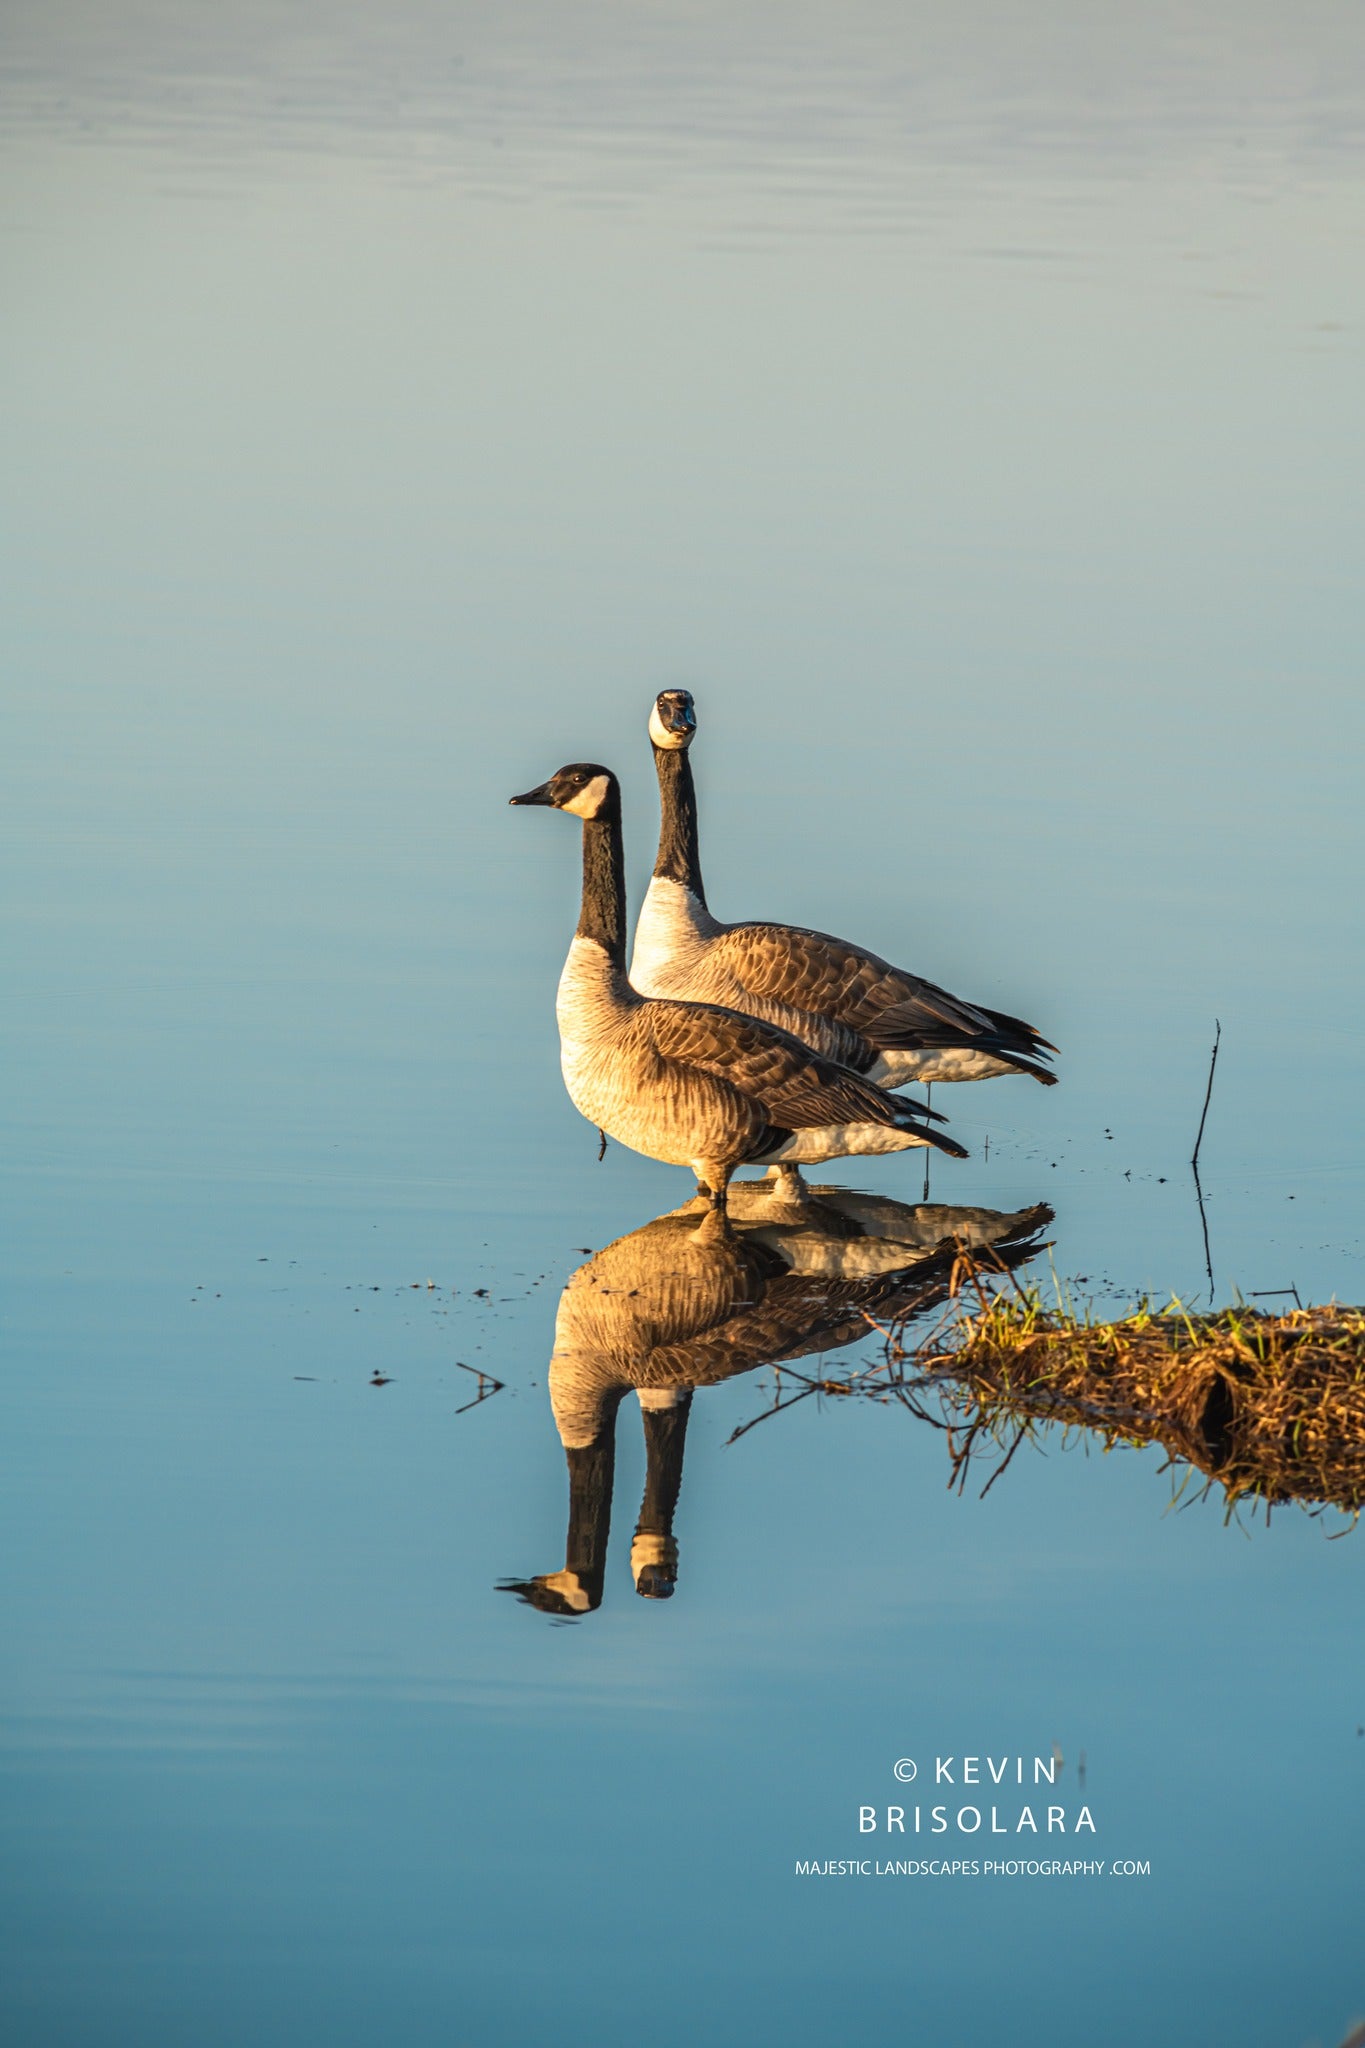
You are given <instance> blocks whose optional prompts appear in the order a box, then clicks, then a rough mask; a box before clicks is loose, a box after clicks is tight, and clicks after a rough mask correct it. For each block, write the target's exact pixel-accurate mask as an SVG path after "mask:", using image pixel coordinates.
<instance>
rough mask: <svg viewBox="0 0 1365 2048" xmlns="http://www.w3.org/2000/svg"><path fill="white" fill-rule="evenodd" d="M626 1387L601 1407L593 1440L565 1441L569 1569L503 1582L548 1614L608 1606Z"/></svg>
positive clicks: (566, 1562)
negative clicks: (606, 1584)
mask: <svg viewBox="0 0 1365 2048" xmlns="http://www.w3.org/2000/svg"><path fill="white" fill-rule="evenodd" d="M624 1391H625V1389H624V1388H615V1389H611V1390H608V1392H607V1393H606V1394H605V1396H604V1398H603V1399H602V1401H601V1403H600V1405H599V1408H598V1426H597V1431H596V1434H595V1435H594V1436H593V1437H592V1438H591V1440H590V1441H588V1442H586V1443H577V1444H574V1443H570V1444H566V1445H565V1448H564V1456H565V1458H566V1460H567V1462H568V1467H569V1533H568V1535H567V1537H566V1538H565V1542H564V1569H563V1571H562V1572H545V1573H542V1574H541V1575H540V1576H539V1577H538V1578H534V1579H504V1580H503V1581H502V1590H503V1591H504V1592H505V1593H516V1594H517V1595H518V1596H519V1598H521V1599H522V1600H525V1601H527V1602H528V1603H529V1604H530V1605H531V1606H532V1607H539V1608H540V1609H541V1610H542V1612H543V1613H546V1614H554V1615H559V1616H561V1617H567V1616H571V1615H577V1614H591V1613H592V1611H593V1609H594V1608H596V1607H600V1606H601V1605H602V1587H603V1581H604V1579H605V1577H606V1567H607V1539H608V1537H609V1536H610V1535H611V1494H612V1484H613V1481H614V1479H615V1474H616V1411H617V1409H618V1408H619V1407H620V1405H621V1395H622V1394H623V1393H624Z"/></svg>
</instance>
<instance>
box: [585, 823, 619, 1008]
mask: <svg viewBox="0 0 1365 2048" xmlns="http://www.w3.org/2000/svg"><path fill="white" fill-rule="evenodd" d="M578 936H579V938H580V939H595V940H596V942H597V944H598V945H599V946H601V947H602V948H603V950H604V951H605V952H606V953H607V954H608V955H609V957H610V959H611V962H612V964H613V966H615V967H619V968H621V969H622V970H623V971H624V969H625V964H626V863H625V855H624V853H623V851H622V847H621V805H620V799H619V798H617V799H616V801H615V802H614V803H613V805H612V807H611V809H610V811H608V812H606V813H605V814H603V815H602V816H600V817H596V818H587V819H585V820H584V823H583V903H582V907H581V908H580V910H579V913H578Z"/></svg>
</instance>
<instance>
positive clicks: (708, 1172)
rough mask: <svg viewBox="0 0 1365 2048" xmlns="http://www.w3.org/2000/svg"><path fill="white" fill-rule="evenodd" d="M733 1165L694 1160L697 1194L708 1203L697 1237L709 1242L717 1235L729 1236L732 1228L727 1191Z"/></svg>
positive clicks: (717, 1160)
mask: <svg viewBox="0 0 1365 2048" xmlns="http://www.w3.org/2000/svg"><path fill="white" fill-rule="evenodd" d="M734 1170H735V1169H734V1166H733V1165H729V1166H727V1165H725V1164H724V1163H723V1162H722V1161H721V1160H719V1159H694V1160H693V1161H692V1171H693V1173H695V1174H696V1176H697V1192H698V1194H701V1195H704V1196H705V1197H706V1200H707V1201H708V1202H709V1203H710V1209H709V1211H708V1213H707V1214H706V1215H705V1216H703V1218H702V1220H701V1223H700V1224H699V1226H698V1229H697V1235H698V1237H703V1238H704V1241H709V1240H710V1239H711V1238H713V1237H714V1236H716V1235H717V1233H719V1234H720V1235H723V1236H729V1235H730V1233H731V1231H732V1230H733V1228H734V1226H733V1224H732V1223H731V1221H730V1206H729V1191H730V1176H731V1174H732V1173H733V1172H734Z"/></svg>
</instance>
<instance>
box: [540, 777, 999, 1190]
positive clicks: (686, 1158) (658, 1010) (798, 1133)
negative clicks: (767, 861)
mask: <svg viewBox="0 0 1365 2048" xmlns="http://www.w3.org/2000/svg"><path fill="white" fill-rule="evenodd" d="M510 801H511V802H512V803H514V804H548V805H550V806H551V807H553V808H554V809H556V810H561V811H569V812H571V813H572V814H573V816H575V817H576V818H579V819H580V820H581V821H582V825H583V898H582V907H581V910H580V913H579V919H578V929H577V931H576V933H575V935H574V939H573V943H572V944H571V945H570V947H569V957H568V959H567V960H566V962H565V964H564V972H563V974H562V975H561V976H560V981H559V997H558V1003H557V1011H558V1017H559V1039H560V1056H561V1062H562V1065H563V1069H564V1081H565V1085H566V1087H567V1088H568V1091H569V1096H570V1099H571V1101H572V1102H573V1104H574V1106H575V1108H577V1109H578V1110H580V1111H581V1112H582V1114H583V1115H584V1116H585V1117H587V1119H588V1121H589V1122H590V1123H594V1124H596V1125H597V1126H598V1128H599V1129H600V1130H602V1131H603V1132H605V1133H606V1134H607V1135H608V1136H609V1137H613V1138H615V1139H617V1140H618V1141H619V1142H620V1143H621V1144H623V1145H629V1146H630V1147H631V1148H632V1150H634V1151H636V1152H643V1153H644V1154H645V1155H646V1156H647V1157H648V1158H650V1159H663V1160H668V1161H670V1162H672V1163H673V1164H675V1165H679V1166H684V1165H690V1166H691V1167H692V1169H693V1171H694V1172H695V1174H696V1176H697V1180H698V1184H699V1185H700V1186H701V1187H702V1188H703V1189H704V1190H706V1191H707V1192H708V1193H709V1194H710V1196H711V1197H712V1200H713V1203H714V1206H715V1207H716V1208H717V1209H718V1210H720V1211H721V1212H722V1213H723V1212H724V1209H725V1201H726V1189H727V1188H728V1186H729V1182H730V1177H731V1175H732V1174H733V1173H734V1171H735V1168H736V1167H737V1166H740V1165H742V1164H744V1163H745V1162H746V1161H763V1162H767V1161H770V1160H772V1161H790V1162H792V1163H814V1162H815V1161H818V1160H824V1159H836V1158H842V1157H845V1156H847V1155H850V1154H865V1153H876V1152H901V1151H904V1150H906V1149H907V1148H908V1147H909V1146H912V1145H934V1146H936V1147H937V1148H938V1150H939V1151H941V1152H947V1153H948V1154H950V1156H951V1157H953V1158H954V1159H965V1158H966V1156H967V1155H966V1153H965V1151H964V1150H963V1148H962V1146H960V1145H959V1144H957V1143H956V1141H955V1140H954V1139H952V1138H948V1137H944V1136H943V1135H942V1134H941V1133H940V1132H938V1131H936V1130H934V1129H933V1128H932V1127H931V1121H932V1123H941V1122H942V1121H943V1119H942V1118H941V1117H939V1116H938V1115H937V1113H936V1112H935V1111H933V1110H926V1109H925V1108H924V1107H923V1106H922V1105H921V1104H920V1103H917V1102H906V1101H902V1100H901V1099H900V1098H898V1097H896V1096H893V1095H888V1094H887V1093H886V1092H885V1090H884V1089H881V1088H878V1087H875V1086H873V1085H872V1084H871V1083H869V1082H867V1081H865V1080H863V1079H861V1078H860V1077H859V1076H858V1075H857V1074H855V1073H852V1072H850V1071H849V1070H848V1069H847V1068H845V1067H841V1066H839V1065H837V1064H836V1063H835V1062H834V1061H833V1060H831V1059H828V1058H825V1057H822V1056H821V1055H820V1054H818V1053H815V1052H812V1051H811V1049H810V1048H809V1047H808V1046H806V1045H803V1044H802V1043H801V1041H800V1040H799V1039H797V1038H794V1037H793V1036H792V1035H791V1034H790V1033H789V1032H787V1031H783V1030H781V1029H779V1028H777V1027H776V1026H774V1025H772V1024H769V1023H766V1022H764V1021H762V1020H761V1019H757V1018H754V1017H745V1016H741V1015H740V1014H739V1013H738V1012H737V1011H735V1010H727V1009H724V1008H722V1007H721V1006H720V1005H719V1004H716V1003H710V1002H687V1001H676V1000H673V999H671V998H665V999H662V1000H658V1001H655V1000H651V999H650V998H648V997H646V996H642V995H641V994H640V993H639V992H638V990H636V989H634V988H632V987H631V985H630V982H629V980H628V978H627V975H626V946H625V920H626V891H625V880H624V856H623V852H622V845H621V792H620V786H619V785H618V783H617V780H616V777H615V776H614V775H613V774H612V772H611V770H610V769H609V768H603V767H601V766H599V765H598V764H597V763H596V762H593V761H578V762H571V763H570V764H569V765H568V766H567V767H564V768H561V769H559V770H558V772H557V773H556V774H554V775H552V776H551V777H550V779H549V781H548V782H542V783H541V784H540V786H539V788H537V789H529V790H527V791H526V792H525V794H524V795H522V796H514V797H512V798H511V799H510Z"/></svg>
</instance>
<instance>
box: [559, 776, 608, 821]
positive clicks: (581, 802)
mask: <svg viewBox="0 0 1365 2048" xmlns="http://www.w3.org/2000/svg"><path fill="white" fill-rule="evenodd" d="M606 794H607V778H606V776H605V775H594V776H593V779H592V781H591V782H590V783H588V784H587V786H586V787H585V788H583V789H580V790H579V792H578V795H577V796H575V797H570V799H569V801H568V803H566V804H561V805H560V809H561V810H564V811H572V812H573V814H574V816H575V817H576V818H595V817H596V816H597V813H598V811H599V810H600V809H601V808H602V804H603V802H604V800H605V798H606Z"/></svg>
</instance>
